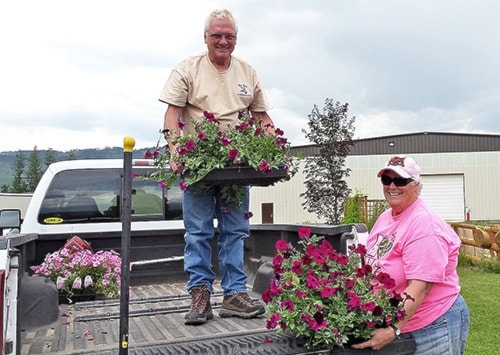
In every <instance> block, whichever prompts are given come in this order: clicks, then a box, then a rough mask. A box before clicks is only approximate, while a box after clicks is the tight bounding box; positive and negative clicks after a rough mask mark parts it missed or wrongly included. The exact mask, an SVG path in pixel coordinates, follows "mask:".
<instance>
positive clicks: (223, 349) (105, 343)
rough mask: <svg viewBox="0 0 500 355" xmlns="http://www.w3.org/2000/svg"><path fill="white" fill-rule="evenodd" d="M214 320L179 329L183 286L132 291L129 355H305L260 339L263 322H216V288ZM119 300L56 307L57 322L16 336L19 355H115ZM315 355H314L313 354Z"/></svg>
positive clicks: (281, 342) (282, 342) (285, 341)
mask: <svg viewBox="0 0 500 355" xmlns="http://www.w3.org/2000/svg"><path fill="white" fill-rule="evenodd" d="M214 286H215V290H214V294H213V295H212V298H211V300H212V307H213V309H214V318H213V319H212V320H210V321H208V322H207V323H206V324H204V325H201V326H186V325H184V318H183V317H184V314H185V313H186V312H187V311H188V309H189V305H190V302H191V297H190V295H189V294H188V293H187V292H186V291H185V283H174V284H155V285H140V286H133V287H132V294H131V298H130V306H129V348H128V351H129V353H130V354H172V355H179V354H214V355H215V354H221V355H222V354H224V355H226V354H297V353H302V354H304V353H308V352H305V349H304V348H302V347H300V346H297V345H296V344H295V343H294V342H293V341H292V340H290V339H289V338H287V337H278V338H276V337H273V342H272V343H266V342H265V337H266V336H268V337H271V336H273V335H272V334H274V332H271V331H269V330H267V329H266V327H265V324H266V318H265V317H259V318H254V319H245V320H244V319H239V318H235V317H231V318H220V317H219V316H218V309H219V308H220V305H221V303H222V292H221V289H220V287H219V285H214ZM119 308H120V305H119V300H102V301H101V300H98V301H87V302H77V303H73V304H61V305H60V310H61V316H60V319H59V320H58V321H57V322H56V323H54V324H51V325H50V326H48V327H43V328H39V329H35V330H29V331H22V334H21V339H22V345H21V354H23V355H27V354H50V353H57V354H92V353H93V354H117V353H118V349H119V328H120V326H119V323H120V314H119ZM314 353H315V354H318V352H317V351H316V352H314Z"/></svg>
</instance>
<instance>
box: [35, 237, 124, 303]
mask: <svg viewBox="0 0 500 355" xmlns="http://www.w3.org/2000/svg"><path fill="white" fill-rule="evenodd" d="M75 241H78V243H75ZM75 245H76V247H75ZM86 246H88V243H85V242H83V243H82V240H81V239H80V238H78V237H73V238H72V239H71V240H70V241H69V242H68V243H66V245H65V246H64V247H63V248H61V249H59V250H57V251H55V252H53V253H50V254H47V255H46V256H45V259H44V261H43V262H42V263H41V264H40V265H36V266H32V267H31V270H32V271H33V276H35V277H36V276H44V277H48V278H49V279H51V280H52V281H54V282H55V284H56V286H57V288H58V290H59V295H60V301H61V302H65V301H66V300H69V301H76V300H91V299H94V298H96V297H97V298H117V297H118V295H119V292H120V271H121V258H120V255H119V254H118V253H117V252H115V251H114V250H110V251H103V250H101V251H98V252H95V253H94V252H92V250H91V249H90V247H89V246H88V247H86Z"/></svg>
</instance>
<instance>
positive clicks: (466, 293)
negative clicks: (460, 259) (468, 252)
mask: <svg viewBox="0 0 500 355" xmlns="http://www.w3.org/2000/svg"><path fill="white" fill-rule="evenodd" d="M458 274H459V276H460V285H461V286H462V292H461V293H462V296H463V297H464V298H465V301H466V302H467V305H468V306H469V311H470V314H471V325H470V330H469V339H468V341H467V347H466V348H465V354H466V355H478V354H481V355H497V354H500V343H499V342H498V336H499V335H500V274H493V273H487V272H483V271H479V270H477V269H474V268H472V267H470V266H459V267H458Z"/></svg>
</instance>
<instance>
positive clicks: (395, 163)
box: [377, 155, 420, 181]
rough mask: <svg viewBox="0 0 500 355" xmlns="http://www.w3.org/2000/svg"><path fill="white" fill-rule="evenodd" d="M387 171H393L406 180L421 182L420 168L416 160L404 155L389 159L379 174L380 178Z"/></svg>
mask: <svg viewBox="0 0 500 355" xmlns="http://www.w3.org/2000/svg"><path fill="white" fill-rule="evenodd" d="M386 170H392V171H394V172H395V173H396V174H398V175H399V176H401V177H403V178H406V179H408V178H411V179H413V180H415V181H419V180H420V167H419V166H418V165H417V163H415V160H413V159H412V158H410V157H407V156H404V155H398V156H395V157H392V158H391V159H389V160H388V161H387V163H386V166H385V167H384V168H382V169H381V170H380V171H379V172H378V175H377V176H378V177H380V176H381V175H382V174H383V173H384V171H386Z"/></svg>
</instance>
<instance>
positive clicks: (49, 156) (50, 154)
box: [43, 148, 57, 168]
mask: <svg viewBox="0 0 500 355" xmlns="http://www.w3.org/2000/svg"><path fill="white" fill-rule="evenodd" d="M56 161H57V159H56V154H55V152H54V149H52V148H49V149H48V150H47V151H46V152H45V159H44V160H43V163H44V164H45V168H48V167H49V165H50V164H52V163H55V162H56Z"/></svg>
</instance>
